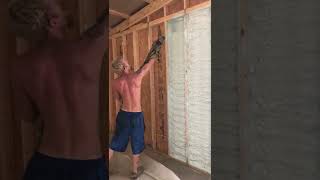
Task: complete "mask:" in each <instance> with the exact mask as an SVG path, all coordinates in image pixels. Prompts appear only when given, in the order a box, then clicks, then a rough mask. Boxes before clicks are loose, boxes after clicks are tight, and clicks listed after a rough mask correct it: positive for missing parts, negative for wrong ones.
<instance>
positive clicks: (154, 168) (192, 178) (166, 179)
mask: <svg viewBox="0 0 320 180" xmlns="http://www.w3.org/2000/svg"><path fill="white" fill-rule="evenodd" d="M131 164H132V162H131V148H130V146H128V149H127V151H126V152H125V153H115V154H114V156H113V158H112V160H111V161H110V164H109V167H110V171H109V179H110V180H128V179H129V178H128V177H129V176H130V172H131V169H132V166H131ZM141 164H142V165H143V166H144V168H145V173H144V174H143V175H142V176H141V177H140V178H139V179H140V180H180V179H181V180H210V179H211V177H210V175H209V174H207V173H205V172H201V171H199V170H196V169H193V168H191V167H189V166H188V165H186V164H185V163H183V162H180V161H177V160H175V159H173V158H171V157H169V156H168V155H165V154H162V153H159V152H155V151H154V150H152V149H151V148H148V147H147V148H146V149H145V151H144V152H143V153H142V154H141Z"/></svg>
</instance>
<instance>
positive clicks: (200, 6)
mask: <svg viewBox="0 0 320 180" xmlns="http://www.w3.org/2000/svg"><path fill="white" fill-rule="evenodd" d="M184 2H185V3H186V2H187V1H186V0H184ZM210 6H211V0H208V1H206V2H203V3H201V4H198V5H195V6H192V7H188V8H187V6H186V5H184V7H185V9H183V10H181V11H178V12H175V13H173V14H170V15H167V8H166V5H164V6H163V7H158V8H157V10H158V9H161V8H163V10H164V17H162V18H159V19H156V20H153V21H151V22H149V21H148V23H141V24H137V25H134V26H131V27H130V26H129V27H127V29H126V30H124V31H121V32H118V33H113V32H115V31H116V30H117V28H120V27H119V26H121V24H120V25H119V26H117V27H115V28H113V29H112V30H111V33H110V35H111V38H116V37H119V36H121V35H123V34H127V33H131V32H133V31H136V30H139V29H144V28H146V27H148V26H154V25H157V24H160V23H162V22H166V21H169V20H170V19H173V18H176V17H179V16H183V15H184V14H185V13H189V12H191V11H193V10H196V9H203V8H207V7H210ZM155 11H156V10H154V11H153V12H155ZM153 12H152V13H153ZM150 14H151V13H149V15H150ZM149 15H147V17H148V16H149ZM130 18H131V17H130ZM140 18H141V17H140ZM143 18H145V17H142V18H141V19H143ZM141 19H140V20H141Z"/></svg>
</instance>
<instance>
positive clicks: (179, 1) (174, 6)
mask: <svg viewBox="0 0 320 180" xmlns="http://www.w3.org/2000/svg"><path fill="white" fill-rule="evenodd" d="M166 8H167V15H170V14H173V13H176V12H179V11H181V10H183V9H184V1H183V0H174V1H172V2H171V3H169V4H168V5H167V6H166Z"/></svg>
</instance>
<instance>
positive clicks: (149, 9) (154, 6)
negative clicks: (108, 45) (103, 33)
mask: <svg viewBox="0 0 320 180" xmlns="http://www.w3.org/2000/svg"><path fill="white" fill-rule="evenodd" d="M171 1H173V0H152V3H150V4H149V5H147V6H146V7H144V8H143V9H141V10H140V11H138V12H137V13H135V14H134V15H132V16H130V17H129V18H127V19H126V20H124V21H123V22H122V23H120V24H119V25H117V26H116V27H114V28H113V29H112V30H111V32H109V34H110V35H113V34H116V33H118V32H121V31H123V30H125V29H127V28H128V27H130V26H132V25H134V24H135V23H137V22H139V21H140V20H142V19H143V18H145V17H146V16H148V15H150V14H151V13H153V12H155V11H156V10H158V9H160V8H161V7H163V6H165V5H167V4H168V3H170V2H171Z"/></svg>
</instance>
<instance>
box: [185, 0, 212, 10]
mask: <svg viewBox="0 0 320 180" xmlns="http://www.w3.org/2000/svg"><path fill="white" fill-rule="evenodd" d="M206 1H209V0H187V8H190V7H193V6H195V5H198V4H201V3H204V2H206Z"/></svg>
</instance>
